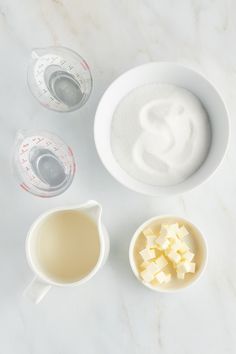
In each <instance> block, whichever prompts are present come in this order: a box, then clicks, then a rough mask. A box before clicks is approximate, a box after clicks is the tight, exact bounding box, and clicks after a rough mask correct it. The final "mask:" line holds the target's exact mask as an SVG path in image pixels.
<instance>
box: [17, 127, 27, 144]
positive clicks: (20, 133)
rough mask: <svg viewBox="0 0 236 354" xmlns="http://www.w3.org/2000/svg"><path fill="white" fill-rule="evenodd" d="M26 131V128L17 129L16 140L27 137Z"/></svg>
mask: <svg viewBox="0 0 236 354" xmlns="http://www.w3.org/2000/svg"><path fill="white" fill-rule="evenodd" d="M25 132H26V131H25V130H24V129H19V130H17V132H16V136H15V142H17V141H20V140H22V139H24V137H25Z"/></svg>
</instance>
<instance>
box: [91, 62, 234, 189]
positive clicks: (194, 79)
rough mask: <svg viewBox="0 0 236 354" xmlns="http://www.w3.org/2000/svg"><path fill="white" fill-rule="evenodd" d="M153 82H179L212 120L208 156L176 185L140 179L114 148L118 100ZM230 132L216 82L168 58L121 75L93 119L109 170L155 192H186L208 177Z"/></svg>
mask: <svg viewBox="0 0 236 354" xmlns="http://www.w3.org/2000/svg"><path fill="white" fill-rule="evenodd" d="M154 82H156V83H166V84H172V85H177V86H180V87H183V88H185V89H187V90H189V91H191V92H192V93H193V94H194V95H196V96H197V97H198V98H199V99H200V100H201V102H202V104H203V105H204V107H205V109H206V110H207V112H208V115H209V118H210V123H211V129H212V142H211V147H210V151H209V154H208V156H207V158H206V160H205V161H204V163H203V164H202V165H201V167H200V168H199V169H198V170H197V171H196V172H195V173H194V174H193V175H191V176H190V177H189V178H188V179H186V180H185V181H184V182H182V183H179V184H177V185H173V186H153V185H149V184H145V183H142V182H139V181H138V180H136V179H134V178H133V177H131V176H130V175H128V174H127V173H126V172H125V171H124V170H123V169H122V168H121V167H120V165H119V164H118V162H117V161H116V160H115V158H114V156H113V154H112V150H111V144H110V128H111V122H112V117H113V113H114V111H115V109H116V107H117V105H118V103H119V102H120V101H121V100H122V98H123V97H124V96H126V95H127V94H128V93H129V92H130V91H131V90H133V89H135V88H136V87H139V86H142V85H144V84H148V83H154ZM229 135H230V124H229V117H228V112H227V109H226V106H225V104H224V102H223V99H222V98H221V96H220V95H219V93H218V92H217V90H216V89H215V88H214V86H213V85H212V84H211V83H210V82H209V81H208V80H207V79H206V78H205V77H204V76H202V75H201V74H199V73H197V72H196V71H194V70H192V69H189V68H187V67H184V66H182V65H179V64H174V63H165V62H159V63H148V64H145V65H141V66H138V67H136V68H134V69H131V70H129V71H127V72H126V73H124V74H123V75H121V76H120V77H118V79H116V80H115V81H114V82H113V83H112V84H111V85H110V86H109V87H108V89H107V90H106V92H105V93H104V95H103V97H102V98H101V101H100V103H99V105H98V108H97V112H96V116H95V123H94V138H95V144H96V148H97V151H98V154H99V156H100V159H101V160H102V162H103V164H104V166H105V167H106V168H107V170H108V171H109V172H110V173H111V175H112V176H113V177H114V178H116V179H117V180H118V181H119V182H120V183H122V184H123V185H125V186H126V187H128V188H130V189H132V190H134V191H136V192H140V193H143V194H147V195H152V196H158V195H173V194H179V193H183V192H185V191H187V190H191V189H193V188H194V187H196V186H198V185H200V184H201V183H202V182H204V181H206V180H207V179H208V177H210V176H211V175H212V174H213V172H214V171H215V170H216V169H217V167H218V166H219V165H220V163H221V161H222V159H223V157H224V155H225V152H226V149H227V146H228V142H229Z"/></svg>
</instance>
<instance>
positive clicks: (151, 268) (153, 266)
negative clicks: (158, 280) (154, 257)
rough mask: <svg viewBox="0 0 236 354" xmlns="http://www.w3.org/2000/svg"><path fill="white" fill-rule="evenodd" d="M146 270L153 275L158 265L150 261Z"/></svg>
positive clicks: (157, 269)
mask: <svg viewBox="0 0 236 354" xmlns="http://www.w3.org/2000/svg"><path fill="white" fill-rule="evenodd" d="M146 270H147V271H148V272H149V273H151V274H152V275H155V274H156V273H158V272H159V266H158V265H157V264H156V262H151V263H149V265H148V266H147V268H146Z"/></svg>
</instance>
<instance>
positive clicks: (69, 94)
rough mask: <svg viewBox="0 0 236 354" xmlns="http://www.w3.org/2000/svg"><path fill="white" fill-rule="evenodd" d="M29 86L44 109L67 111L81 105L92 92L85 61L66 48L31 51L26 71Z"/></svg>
mask: <svg viewBox="0 0 236 354" xmlns="http://www.w3.org/2000/svg"><path fill="white" fill-rule="evenodd" d="M28 85H29V88H30V91H31V92H32V94H33V95H34V97H35V98H36V99H37V100H38V101H39V102H40V103H41V104H42V105H43V106H44V107H46V108H49V109H52V110H54V111H58V112H70V111H74V110H76V109H78V108H80V107H81V106H83V105H84V104H85V103H86V101H87V100H88V98H89V96H90V93H91V90H92V76H91V72H90V69H89V66H88V64H87V62H86V61H85V60H84V59H83V58H82V57H81V56H80V55H79V54H77V53H76V52H74V51H73V50H71V49H68V48H65V47H47V48H39V49H38V48H37V49H33V51H32V53H31V60H30V63H29V68H28Z"/></svg>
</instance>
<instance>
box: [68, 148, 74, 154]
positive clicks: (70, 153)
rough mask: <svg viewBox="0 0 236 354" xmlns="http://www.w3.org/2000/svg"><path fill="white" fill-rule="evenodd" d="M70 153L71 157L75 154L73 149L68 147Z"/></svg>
mask: <svg viewBox="0 0 236 354" xmlns="http://www.w3.org/2000/svg"><path fill="white" fill-rule="evenodd" d="M68 151H69V154H70V155H71V156H73V152H72V150H71V148H70V147H69V146H68Z"/></svg>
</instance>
